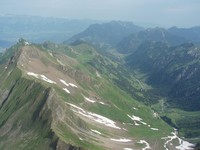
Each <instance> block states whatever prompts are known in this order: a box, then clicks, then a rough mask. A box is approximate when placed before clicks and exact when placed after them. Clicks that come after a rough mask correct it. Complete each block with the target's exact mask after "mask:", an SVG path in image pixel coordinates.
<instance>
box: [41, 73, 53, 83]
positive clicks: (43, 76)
mask: <svg viewBox="0 0 200 150" xmlns="http://www.w3.org/2000/svg"><path fill="white" fill-rule="evenodd" d="M40 77H41V79H42V80H44V81H46V82H49V83H54V84H56V82H54V81H52V80H50V79H48V78H47V77H46V76H45V75H40Z"/></svg>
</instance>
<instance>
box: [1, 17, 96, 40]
mask: <svg viewBox="0 0 200 150" xmlns="http://www.w3.org/2000/svg"><path fill="white" fill-rule="evenodd" d="M97 22H99V21H95V20H70V19H62V18H51V17H49V18H47V17H37V16H16V15H5V16H4V15H3V16H0V33H1V37H0V40H5V41H9V42H16V41H17V40H18V39H19V38H22V37H23V38H26V39H27V40H29V41H31V42H37V43H41V42H44V41H48V40H50V41H54V42H63V41H64V40H65V39H68V38H70V37H71V36H73V35H74V34H77V33H79V32H81V31H83V30H85V29H86V28H87V27H88V26H89V25H90V24H93V23H97Z"/></svg>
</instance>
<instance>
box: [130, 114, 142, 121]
mask: <svg viewBox="0 0 200 150" xmlns="http://www.w3.org/2000/svg"><path fill="white" fill-rule="evenodd" d="M128 117H129V118H131V119H132V120H133V121H139V122H140V121H142V118H140V117H137V116H134V115H132V116H130V115H128Z"/></svg>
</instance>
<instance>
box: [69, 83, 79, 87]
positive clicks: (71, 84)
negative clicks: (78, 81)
mask: <svg viewBox="0 0 200 150" xmlns="http://www.w3.org/2000/svg"><path fill="white" fill-rule="evenodd" d="M69 85H70V86H72V87H76V88H78V86H76V85H75V84H73V83H69Z"/></svg>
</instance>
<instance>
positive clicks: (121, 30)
mask: <svg viewBox="0 0 200 150" xmlns="http://www.w3.org/2000/svg"><path fill="white" fill-rule="evenodd" d="M143 29H144V28H142V27H139V26H137V25H134V24H133V23H131V22H122V21H111V22H108V23H102V24H93V25H90V26H89V27H88V28H87V29H86V30H85V31H83V32H81V33H79V34H76V35H74V36H72V37H71V38H70V39H69V40H67V41H66V42H65V43H71V42H74V41H76V40H83V41H86V42H88V43H91V44H93V45H96V46H98V47H103V46H115V45H116V44H118V43H119V42H120V41H121V40H122V39H123V38H124V37H126V36H128V35H129V34H130V33H136V32H139V31H141V30H143Z"/></svg>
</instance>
